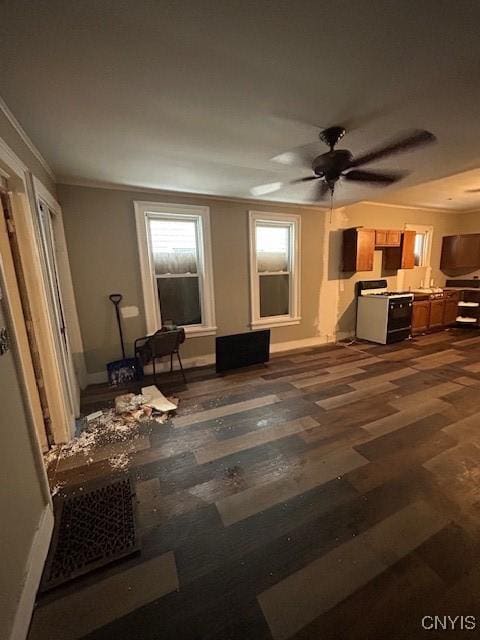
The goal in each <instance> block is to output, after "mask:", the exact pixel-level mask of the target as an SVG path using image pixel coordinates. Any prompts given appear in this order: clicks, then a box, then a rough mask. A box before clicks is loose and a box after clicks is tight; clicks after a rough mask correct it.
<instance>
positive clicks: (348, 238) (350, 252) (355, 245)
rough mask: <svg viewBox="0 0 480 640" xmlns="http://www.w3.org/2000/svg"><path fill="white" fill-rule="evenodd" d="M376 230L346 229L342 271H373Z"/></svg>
mask: <svg viewBox="0 0 480 640" xmlns="http://www.w3.org/2000/svg"><path fill="white" fill-rule="evenodd" d="M374 251H375V231H374V229H355V228H352V229H344V231H343V247H342V252H343V257H342V271H344V272H348V273H353V272H355V271H373V254H374Z"/></svg>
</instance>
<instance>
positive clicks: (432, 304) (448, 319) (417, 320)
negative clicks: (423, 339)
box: [412, 291, 458, 334]
mask: <svg viewBox="0 0 480 640" xmlns="http://www.w3.org/2000/svg"><path fill="white" fill-rule="evenodd" d="M457 306H458V293H457V292H456V291H445V292H444V297H443V298H436V299H433V300H430V299H429V300H415V301H414V302H413V305H412V333H413V334H415V333H422V332H424V331H428V330H429V329H440V328H442V327H448V326H450V325H452V324H455V321H456V319H457V315H458V311H457Z"/></svg>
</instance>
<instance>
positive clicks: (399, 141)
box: [349, 129, 436, 167]
mask: <svg viewBox="0 0 480 640" xmlns="http://www.w3.org/2000/svg"><path fill="white" fill-rule="evenodd" d="M435 141H436V137H435V136H434V135H433V133H430V131H425V130H423V129H420V130H416V131H412V132H410V133H408V134H406V135H403V136H400V137H399V138H396V139H395V140H393V141H392V142H390V143H388V144H386V145H383V146H382V147H378V148H377V149H372V151H369V152H368V153H364V154H363V155H361V156H358V157H357V158H354V159H353V160H352V161H351V163H350V165H349V166H350V167H360V166H362V165H364V164H368V163H369V162H372V161H373V160H379V159H380V158H386V157H387V156H391V155H393V154H394V153H402V152H404V151H408V150H409V149H415V148H418V147H422V146H424V145H427V144H430V143H432V142H435Z"/></svg>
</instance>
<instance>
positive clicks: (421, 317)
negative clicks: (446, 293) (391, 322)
mask: <svg viewBox="0 0 480 640" xmlns="http://www.w3.org/2000/svg"><path fill="white" fill-rule="evenodd" d="M429 326H430V300H421V301H418V302H414V303H413V305H412V333H421V332H422V331H427V330H428V328H429Z"/></svg>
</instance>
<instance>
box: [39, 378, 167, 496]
mask: <svg viewBox="0 0 480 640" xmlns="http://www.w3.org/2000/svg"><path fill="white" fill-rule="evenodd" d="M178 403H179V400H178V398H173V397H172V398H166V397H165V396H164V395H163V394H162V393H161V392H160V390H159V389H157V387H156V386H154V385H152V386H150V387H144V388H143V389H142V393H140V394H134V393H125V394H123V395H119V396H117V397H116V398H115V402H114V408H111V409H104V410H102V411H95V412H94V413H90V414H89V415H87V416H86V417H85V418H84V429H83V431H82V432H81V433H80V435H79V436H77V437H75V438H73V439H72V440H70V442H67V443H66V444H63V445H59V446H56V447H53V448H52V449H50V451H48V453H46V454H45V463H46V464H47V466H48V464H50V463H52V462H53V461H54V460H57V462H58V461H59V460H61V459H63V458H70V457H72V456H76V455H83V456H84V457H85V458H86V460H85V464H91V463H92V462H93V461H94V458H93V457H92V456H91V454H93V452H94V450H95V449H97V448H100V447H102V446H105V445H110V444H116V443H122V442H124V443H125V451H122V452H120V453H116V454H115V455H113V456H112V457H110V458H108V462H109V464H110V465H111V467H112V468H113V469H125V468H126V467H127V466H128V462H129V453H130V452H131V451H132V447H131V446H130V445H131V442H132V440H135V439H136V438H138V437H139V435H140V425H141V424H144V423H151V422H153V421H155V422H157V423H160V424H162V423H164V422H166V421H167V420H168V417H169V413H171V412H172V411H175V410H176V409H177V406H178ZM57 491H58V488H57Z"/></svg>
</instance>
